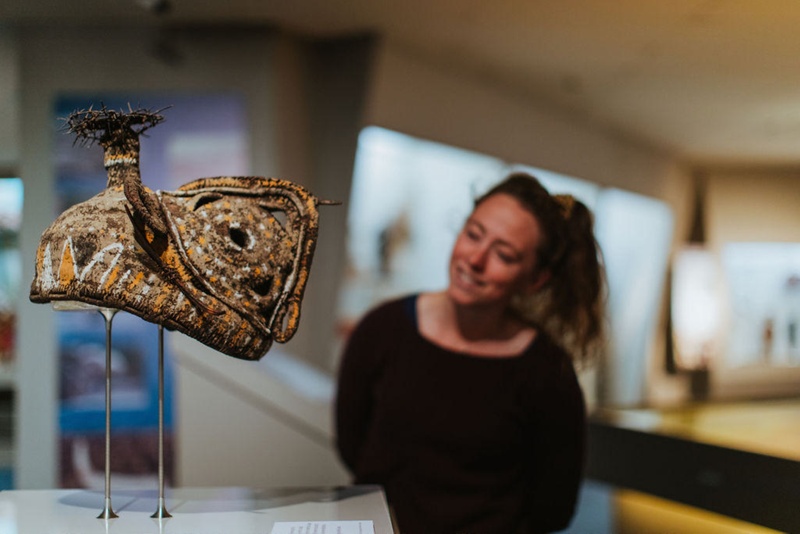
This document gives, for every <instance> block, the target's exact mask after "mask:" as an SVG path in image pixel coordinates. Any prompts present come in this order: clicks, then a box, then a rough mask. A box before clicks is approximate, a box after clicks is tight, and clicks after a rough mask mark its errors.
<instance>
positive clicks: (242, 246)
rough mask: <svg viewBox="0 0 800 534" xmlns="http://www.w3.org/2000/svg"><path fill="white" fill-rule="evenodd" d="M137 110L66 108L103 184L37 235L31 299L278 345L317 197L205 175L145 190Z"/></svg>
mask: <svg viewBox="0 0 800 534" xmlns="http://www.w3.org/2000/svg"><path fill="white" fill-rule="evenodd" d="M160 120H161V117H160V115H158V114H156V113H151V112H149V111H130V112H128V113H121V112H120V113H117V112H115V111H113V110H108V109H105V108H103V109H101V110H89V111H80V112H76V113H74V114H73V115H72V116H70V118H69V119H68V125H69V128H70V129H71V130H72V131H73V132H75V133H77V134H78V135H79V136H82V137H83V138H84V139H88V140H90V141H97V142H99V143H100V144H101V145H102V146H103V148H104V151H105V167H106V170H107V174H108V184H107V187H106V189H105V190H104V191H102V192H101V193H99V194H97V195H96V196H94V197H92V198H90V199H89V200H87V201H85V202H82V203H79V204H76V205H74V206H72V207H70V208H68V209H67V210H65V211H64V212H63V213H62V214H61V215H60V216H59V217H58V218H57V219H56V220H55V221H54V222H53V224H51V225H50V227H49V228H47V229H46V230H45V231H44V233H43V234H42V237H41V240H40V242H39V247H38V250H37V256H36V274H35V277H34V279H33V283H32V284H31V292H30V299H31V301H33V302H40V303H43V302H52V301H78V302H81V303H85V304H90V305H95V306H98V307H105V308H114V309H120V310H125V311H128V312H130V313H132V314H134V315H137V316H139V317H141V318H142V319H144V320H146V321H149V322H152V323H156V324H160V325H163V326H164V327H165V328H168V329H171V330H177V331H180V332H182V333H184V334H186V335H188V336H190V337H192V338H195V339H197V340H198V341H200V342H202V343H204V344H206V345H208V346H210V347H212V348H214V349H216V350H218V351H220V352H222V353H224V354H227V355H230V356H234V357H237V358H242V359H248V360H255V359H259V358H260V357H262V356H263V355H264V354H265V353H266V352H267V351H268V350H269V348H270V346H271V345H272V342H273V340H275V341H278V342H281V343H283V342H286V341H288V340H289V339H290V338H291V337H292V335H293V334H294V332H295V331H296V329H297V326H298V321H299V318H300V305H301V301H302V298H303V292H304V290H305V286H306V281H307V279H308V274H309V269H310V267H311V260H312V257H313V254H314V246H315V244H316V239H317V228H318V220H319V218H318V211H317V207H318V206H319V205H320V204H326V203H328V202H325V201H320V200H319V199H317V198H316V197H314V196H313V195H312V194H311V193H309V192H308V191H307V190H305V189H304V188H302V187H300V186H299V185H297V184H294V183H291V182H289V181H286V180H280V179H275V178H262V177H243V176H235V177H215V178H203V179H199V180H195V181H193V182H190V183H187V184H185V185H183V186H181V187H180V188H178V189H177V190H175V191H152V190H150V189H149V188H147V187H145V186H143V185H142V183H141V179H140V176H139V162H138V156H139V135H140V134H141V133H142V132H143V131H144V130H145V129H147V128H148V127H150V126H153V125H154V124H157V123H158V122H160Z"/></svg>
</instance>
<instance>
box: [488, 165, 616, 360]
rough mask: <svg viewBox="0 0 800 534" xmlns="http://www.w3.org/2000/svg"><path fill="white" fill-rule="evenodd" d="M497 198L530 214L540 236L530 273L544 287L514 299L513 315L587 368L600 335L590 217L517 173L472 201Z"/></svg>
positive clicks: (601, 273) (601, 279)
mask: <svg viewBox="0 0 800 534" xmlns="http://www.w3.org/2000/svg"><path fill="white" fill-rule="evenodd" d="M497 194H506V195H509V196H511V197H513V198H515V199H516V200H517V201H518V202H519V203H520V204H521V205H522V206H523V207H524V208H525V209H527V210H528V211H530V213H532V214H533V216H534V217H535V218H536V220H537V221H538V222H539V225H540V227H541V230H542V234H543V239H542V240H541V241H540V243H539V246H538V249H537V250H536V274H537V275H539V274H540V273H548V274H549V279H548V282H547V284H546V285H545V286H544V287H543V288H542V289H541V290H540V291H538V292H537V293H535V294H534V295H531V296H527V297H520V298H518V299H515V302H514V309H515V311H516V312H517V313H519V314H520V315H521V316H522V317H523V319H525V320H527V321H529V322H531V323H533V324H535V325H536V326H538V327H540V328H542V329H544V330H545V331H546V332H547V333H549V334H550V335H551V336H553V337H554V338H555V339H556V340H557V341H558V342H559V343H560V344H561V345H562V346H563V347H564V348H565V349H566V350H567V351H569V352H570V354H571V355H572V356H573V359H574V360H575V361H576V363H580V364H586V363H588V362H589V360H590V359H591V358H592V357H593V356H596V355H597V353H598V352H599V348H600V344H601V342H602V340H603V336H604V297H605V270H604V268H603V262H602V253H601V251H600V247H599V245H598V244H597V241H596V239H595V236H594V217H593V215H592V212H591V211H590V210H589V208H587V207H586V205H585V204H583V203H582V202H580V201H579V200H577V199H575V198H574V197H572V196H570V195H557V196H553V195H551V194H550V193H549V192H548V191H547V189H545V188H544V186H542V184H541V183H539V181H538V180H537V179H536V178H534V177H533V176H531V175H529V174H526V173H521V172H516V173H513V174H511V175H509V176H508V177H507V178H505V179H504V180H503V181H501V182H500V183H498V184H497V185H495V186H494V187H492V188H491V189H490V190H489V191H488V192H486V193H484V194H483V195H481V196H480V197H478V199H477V200H476V201H475V205H476V206H477V205H479V204H480V203H481V202H483V201H484V200H486V199H487V198H489V197H491V196H494V195H497Z"/></svg>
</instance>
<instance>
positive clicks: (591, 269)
mask: <svg viewBox="0 0 800 534" xmlns="http://www.w3.org/2000/svg"><path fill="white" fill-rule="evenodd" d="M602 290H603V272H602V267H601V263H600V261H599V250H598V248H597V244H596V241H595V238H594V234H593V225H592V216H591V213H590V212H589V210H588V209H587V208H586V206H584V205H583V204H582V203H580V202H579V201H577V200H575V199H574V198H573V197H571V196H552V195H550V194H549V193H548V192H547V190H545V189H544V187H542V186H541V184H539V182H538V181H537V180H536V179H534V178H533V177H531V176H529V175H526V174H521V173H517V174H513V175H511V176H509V177H508V178H507V179H505V180H504V181H502V182H501V183H499V184H498V185H496V186H495V187H494V188H492V189H491V190H490V191H489V192H487V193H486V194H484V195H483V196H481V197H480V198H479V199H478V200H477V201H476V203H475V207H474V209H473V211H472V213H471V215H470V216H469V218H468V219H467V221H466V223H465V224H464V227H463V228H462V230H461V232H460V233H459V235H458V238H457V239H456V242H455V245H454V247H453V250H452V253H451V258H450V265H449V284H448V286H447V288H446V289H444V290H443V291H440V292H432V293H421V294H416V295H409V296H406V297H403V298H400V299H396V300H393V301H391V302H388V303H384V304H382V305H380V306H378V307H377V308H376V309H374V310H372V311H371V312H370V313H368V314H367V315H366V316H365V317H364V318H363V319H362V320H361V322H360V323H359V325H358V326H357V327H356V329H355V330H354V332H353V334H352V335H351V337H350V339H349V340H348V343H347V346H346V348H345V352H344V355H343V359H342V362H341V367H340V370H339V382H338V393H337V399H336V429H337V445H338V448H339V453H340V455H341V458H342V460H343V461H344V463H345V465H346V466H347V467H348V468H349V469H350V470H351V472H352V473H353V475H354V482H355V483H357V484H368V483H374V484H380V485H382V486H383V487H384V488H385V491H386V495H387V499H388V501H389V504H390V506H391V507H392V510H393V512H394V514H395V518H396V521H397V524H398V526H399V529H400V531H401V532H402V533H403V534H422V533H437V534H449V533H464V534H482V533H492V534H511V533H538V532H552V531H555V530H560V529H563V528H566V527H567V526H568V524H569V522H570V520H571V518H572V515H573V513H574V510H575V505H576V500H577V494H578V490H579V487H580V481H581V477H582V470H583V459H584V443H585V420H586V415H585V413H586V410H585V404H584V399H583V395H582V392H581V389H580V386H579V384H578V380H577V378H576V373H575V370H574V365H573V361H581V362H582V361H584V360H585V359H587V358H588V357H589V356H590V355H591V354H592V353H593V351H594V349H595V347H596V346H597V345H598V343H599V342H600V341H601V339H602V302H601V300H602V294H603V291H602Z"/></svg>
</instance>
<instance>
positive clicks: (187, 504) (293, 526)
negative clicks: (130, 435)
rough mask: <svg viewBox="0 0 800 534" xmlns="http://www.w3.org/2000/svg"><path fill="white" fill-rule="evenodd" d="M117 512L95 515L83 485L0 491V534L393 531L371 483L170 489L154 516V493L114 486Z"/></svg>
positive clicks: (94, 502) (92, 497)
mask: <svg viewBox="0 0 800 534" xmlns="http://www.w3.org/2000/svg"><path fill="white" fill-rule="evenodd" d="M113 498H114V507H115V510H116V514H117V515H118V517H116V518H113V519H103V518H98V517H97V510H98V509H100V508H102V507H103V504H104V495H103V493H102V492H99V491H89V490H13V491H3V492H0V532H14V533H19V534H28V533H30V534H34V533H36V534H45V533H46V534H78V533H80V534H101V533H102V534H108V533H114V534H151V533H152V534H189V533H191V534H234V533H235V534H289V533H292V534H306V533H307V534H312V533H313V534H323V533H327V534H334V533H341V534H350V533H352V534H371V533H374V534H393V532H394V531H393V529H392V524H391V519H390V516H389V512H388V508H387V505H386V499H385V497H384V494H383V491H382V490H381V488H380V487H378V486H349V487H341V488H271V489H253V488H240V487H229V488H177V489H168V490H167V491H166V507H167V508H168V509H169V510H170V512H171V517H169V518H153V517H152V515H153V509H154V508H156V507H157V506H158V496H157V491H156V490H129V491H126V490H117V491H115V492H114V494H113Z"/></svg>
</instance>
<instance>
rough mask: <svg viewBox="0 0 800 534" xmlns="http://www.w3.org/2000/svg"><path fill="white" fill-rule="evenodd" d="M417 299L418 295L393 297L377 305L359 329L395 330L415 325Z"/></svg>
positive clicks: (367, 313) (365, 315) (365, 317)
mask: <svg viewBox="0 0 800 534" xmlns="http://www.w3.org/2000/svg"><path fill="white" fill-rule="evenodd" d="M417 297H418V295H417V294H412V295H404V296H399V297H393V298H391V299H388V300H385V301H383V302H381V303H379V304H377V305H375V306H374V307H373V308H371V309H370V310H369V311H367V312H366V313H365V314H364V315H363V316H362V318H361V320H360V321H359V328H360V329H365V328H367V329H374V328H381V327H383V328H393V327H396V326H398V325H402V324H406V325H413V324H415V323H416V301H417Z"/></svg>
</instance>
